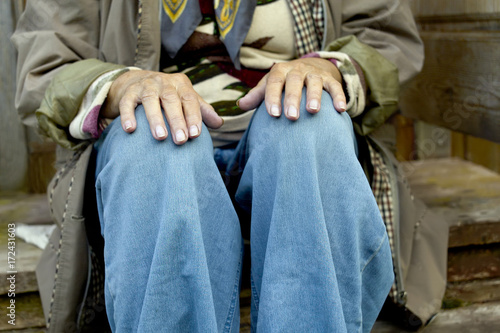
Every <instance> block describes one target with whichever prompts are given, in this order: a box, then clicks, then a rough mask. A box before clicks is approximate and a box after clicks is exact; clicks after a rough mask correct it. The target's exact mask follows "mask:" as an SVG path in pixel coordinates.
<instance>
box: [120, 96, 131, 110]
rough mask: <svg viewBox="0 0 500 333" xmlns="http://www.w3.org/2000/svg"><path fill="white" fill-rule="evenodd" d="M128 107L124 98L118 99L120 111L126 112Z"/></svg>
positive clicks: (127, 101)
mask: <svg viewBox="0 0 500 333" xmlns="http://www.w3.org/2000/svg"><path fill="white" fill-rule="evenodd" d="M129 105H130V102H129V100H128V99H126V98H125V97H124V98H122V99H120V101H119V102H118V109H119V110H120V111H123V110H126V109H127V107H128V106H129Z"/></svg>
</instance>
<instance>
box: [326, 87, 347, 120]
mask: <svg viewBox="0 0 500 333" xmlns="http://www.w3.org/2000/svg"><path fill="white" fill-rule="evenodd" d="M324 86H325V90H326V91H328V93H329V94H330V96H332V99H333V106H334V107H335V109H336V110H337V112H344V111H345V110H346V98H345V94H344V89H343V88H342V84H341V83H340V82H338V81H337V80H335V79H331V80H327V81H325V84H324Z"/></svg>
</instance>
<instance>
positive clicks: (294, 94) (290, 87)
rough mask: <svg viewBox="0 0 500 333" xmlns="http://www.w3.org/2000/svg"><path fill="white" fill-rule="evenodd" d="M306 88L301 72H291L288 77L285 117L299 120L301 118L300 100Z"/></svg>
mask: <svg viewBox="0 0 500 333" xmlns="http://www.w3.org/2000/svg"><path fill="white" fill-rule="evenodd" d="M302 88H304V76H303V75H302V73H301V72H300V71H291V72H290V73H288V75H287V77H286V85H285V105H284V110H285V116H286V117H287V118H288V119H290V120H297V119H299V116H300V111H299V110H300V100H301V99H302Z"/></svg>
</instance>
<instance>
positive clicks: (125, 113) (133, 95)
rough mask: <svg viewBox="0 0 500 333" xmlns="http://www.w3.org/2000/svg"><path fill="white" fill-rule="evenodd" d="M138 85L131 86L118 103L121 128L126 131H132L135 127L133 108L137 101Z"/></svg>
mask: <svg viewBox="0 0 500 333" xmlns="http://www.w3.org/2000/svg"><path fill="white" fill-rule="evenodd" d="M138 88H139V87H138V86H132V87H130V88H129V89H127V91H126V92H125V94H124V95H123V97H122V98H121V99H120V102H119V103H118V110H119V112H120V120H121V124H122V128H123V130H124V131H125V132H127V133H132V132H133V131H135V129H136V128H137V121H136V119H135V109H136V107H137V105H138V101H139V93H138V91H137V90H138Z"/></svg>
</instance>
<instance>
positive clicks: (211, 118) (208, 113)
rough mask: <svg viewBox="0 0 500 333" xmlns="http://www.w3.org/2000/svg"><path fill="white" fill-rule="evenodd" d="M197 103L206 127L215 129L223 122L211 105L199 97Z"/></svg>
mask: <svg viewBox="0 0 500 333" xmlns="http://www.w3.org/2000/svg"><path fill="white" fill-rule="evenodd" d="M199 103H200V110H201V117H202V119H203V122H204V123H205V125H207V127H210V128H214V129H216V128H219V127H221V126H222V125H223V124H224V120H223V119H222V118H221V117H220V116H219V115H218V114H217V112H215V110H214V108H213V106H212V105H210V104H208V103H207V102H205V101H204V100H202V99H201V98H200V100H199Z"/></svg>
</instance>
